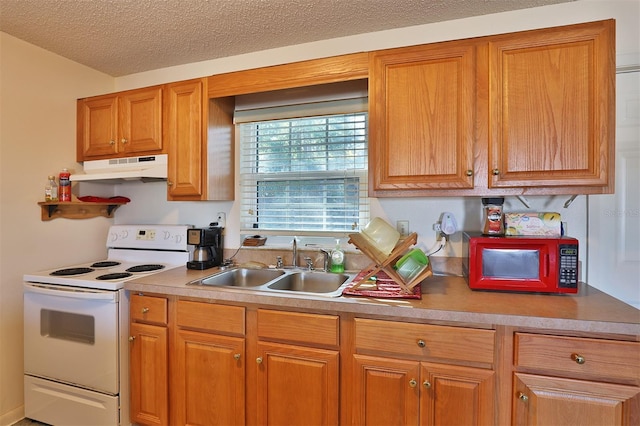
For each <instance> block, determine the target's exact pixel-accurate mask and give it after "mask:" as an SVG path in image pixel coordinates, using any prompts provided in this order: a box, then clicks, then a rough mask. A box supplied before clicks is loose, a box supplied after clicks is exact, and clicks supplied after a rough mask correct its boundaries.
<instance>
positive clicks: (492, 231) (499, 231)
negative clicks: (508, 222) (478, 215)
mask: <svg viewBox="0 0 640 426" xmlns="http://www.w3.org/2000/svg"><path fill="white" fill-rule="evenodd" d="M503 204H504V198H503V197H496V198H483V199H482V205H483V223H484V225H483V226H482V233H483V234H484V235H504V213H503V211H502V205H503Z"/></svg>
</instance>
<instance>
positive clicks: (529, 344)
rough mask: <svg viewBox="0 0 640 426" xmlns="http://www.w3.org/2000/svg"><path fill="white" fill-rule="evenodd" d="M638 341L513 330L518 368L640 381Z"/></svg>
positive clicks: (622, 380) (609, 379)
mask: <svg viewBox="0 0 640 426" xmlns="http://www.w3.org/2000/svg"><path fill="white" fill-rule="evenodd" d="M639 354H640V342H623V341H617V340H603V339H589V338H583V337H564V336H548V335H539V334H528V333H516V339H515V359H514V364H515V365H516V366H517V367H525V368H531V369H536V370H539V371H541V372H546V373H552V374H558V375H565V376H566V375H571V376H579V377H588V378H602V379H605V380H607V381H611V380H616V381H621V382H623V383H633V384H640V355H639Z"/></svg>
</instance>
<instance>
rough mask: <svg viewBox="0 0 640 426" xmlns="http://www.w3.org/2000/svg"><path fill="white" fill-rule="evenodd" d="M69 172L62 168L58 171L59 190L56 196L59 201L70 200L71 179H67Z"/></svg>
mask: <svg viewBox="0 0 640 426" xmlns="http://www.w3.org/2000/svg"><path fill="white" fill-rule="evenodd" d="M70 176H71V173H69V170H67V169H62V171H61V172H60V190H59V192H58V196H59V197H60V201H71V181H70V180H69V178H70Z"/></svg>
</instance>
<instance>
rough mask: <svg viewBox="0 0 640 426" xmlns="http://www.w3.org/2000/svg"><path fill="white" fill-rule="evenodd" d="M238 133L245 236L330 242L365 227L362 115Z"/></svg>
mask: <svg viewBox="0 0 640 426" xmlns="http://www.w3.org/2000/svg"><path fill="white" fill-rule="evenodd" d="M239 127H240V146H241V157H240V175H241V193H242V210H241V222H242V223H241V228H242V229H243V230H244V231H249V230H250V232H257V231H260V232H262V231H275V232H274V233H283V234H286V233H291V232H293V233H310V234H315V233H320V234H322V233H332V234H336V233H348V232H353V230H357V229H358V228H359V227H361V226H364V224H366V223H367V222H368V219H369V202H368V198H367V128H368V126H367V113H366V112H350V113H343V114H330V115H320V116H312V117H303V118H290V119H289V118H286V119H278V120H266V121H253V122H248V123H242V124H240V126H239Z"/></svg>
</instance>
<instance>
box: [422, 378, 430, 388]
mask: <svg viewBox="0 0 640 426" xmlns="http://www.w3.org/2000/svg"><path fill="white" fill-rule="evenodd" d="M422 386H424V387H425V388H426V389H431V382H430V381H428V380H425V381H424V382H422Z"/></svg>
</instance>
